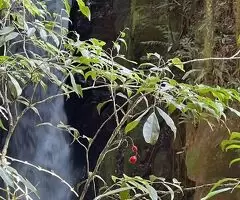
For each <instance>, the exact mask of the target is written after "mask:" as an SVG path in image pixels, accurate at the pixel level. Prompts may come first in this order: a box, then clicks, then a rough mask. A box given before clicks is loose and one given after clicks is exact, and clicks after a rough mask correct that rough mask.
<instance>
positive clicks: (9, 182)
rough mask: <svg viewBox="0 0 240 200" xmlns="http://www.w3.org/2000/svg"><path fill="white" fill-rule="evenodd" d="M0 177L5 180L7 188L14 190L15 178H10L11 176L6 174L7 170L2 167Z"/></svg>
mask: <svg viewBox="0 0 240 200" xmlns="http://www.w3.org/2000/svg"><path fill="white" fill-rule="evenodd" d="M0 177H1V178H2V179H3V181H4V183H5V184H6V186H11V187H12V188H14V182H13V177H11V176H9V174H8V173H7V172H6V170H5V169H3V167H0Z"/></svg>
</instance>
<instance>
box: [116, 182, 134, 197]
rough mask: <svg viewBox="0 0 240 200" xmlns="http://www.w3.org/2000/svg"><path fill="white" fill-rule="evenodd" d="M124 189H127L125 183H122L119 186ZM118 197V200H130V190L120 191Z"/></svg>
mask: <svg viewBox="0 0 240 200" xmlns="http://www.w3.org/2000/svg"><path fill="white" fill-rule="evenodd" d="M124 187H127V184H126V183H123V184H122V185H121V188H124ZM119 196H120V200H127V199H130V198H131V197H130V190H124V191H121V192H120V193H119Z"/></svg>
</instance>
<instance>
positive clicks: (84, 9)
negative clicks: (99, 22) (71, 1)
mask: <svg viewBox="0 0 240 200" xmlns="http://www.w3.org/2000/svg"><path fill="white" fill-rule="evenodd" d="M77 3H78V6H79V9H80V11H81V12H82V14H83V15H85V16H86V17H87V18H88V20H91V12H90V9H89V7H87V6H86V5H85V3H84V1H83V0H77Z"/></svg>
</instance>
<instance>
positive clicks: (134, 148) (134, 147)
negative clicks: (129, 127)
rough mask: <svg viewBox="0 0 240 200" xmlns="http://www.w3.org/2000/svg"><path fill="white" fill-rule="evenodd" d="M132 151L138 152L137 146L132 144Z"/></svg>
mask: <svg viewBox="0 0 240 200" xmlns="http://www.w3.org/2000/svg"><path fill="white" fill-rule="evenodd" d="M132 151H133V152H134V153H137V152H138V148H137V146H135V145H133V146H132Z"/></svg>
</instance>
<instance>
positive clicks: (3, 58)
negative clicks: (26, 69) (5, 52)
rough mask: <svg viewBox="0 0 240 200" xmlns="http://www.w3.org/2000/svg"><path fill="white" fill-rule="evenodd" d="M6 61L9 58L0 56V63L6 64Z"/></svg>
mask: <svg viewBox="0 0 240 200" xmlns="http://www.w3.org/2000/svg"><path fill="white" fill-rule="evenodd" d="M8 59H10V57H9V56H0V63H4V62H6V61H7V60H8Z"/></svg>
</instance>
